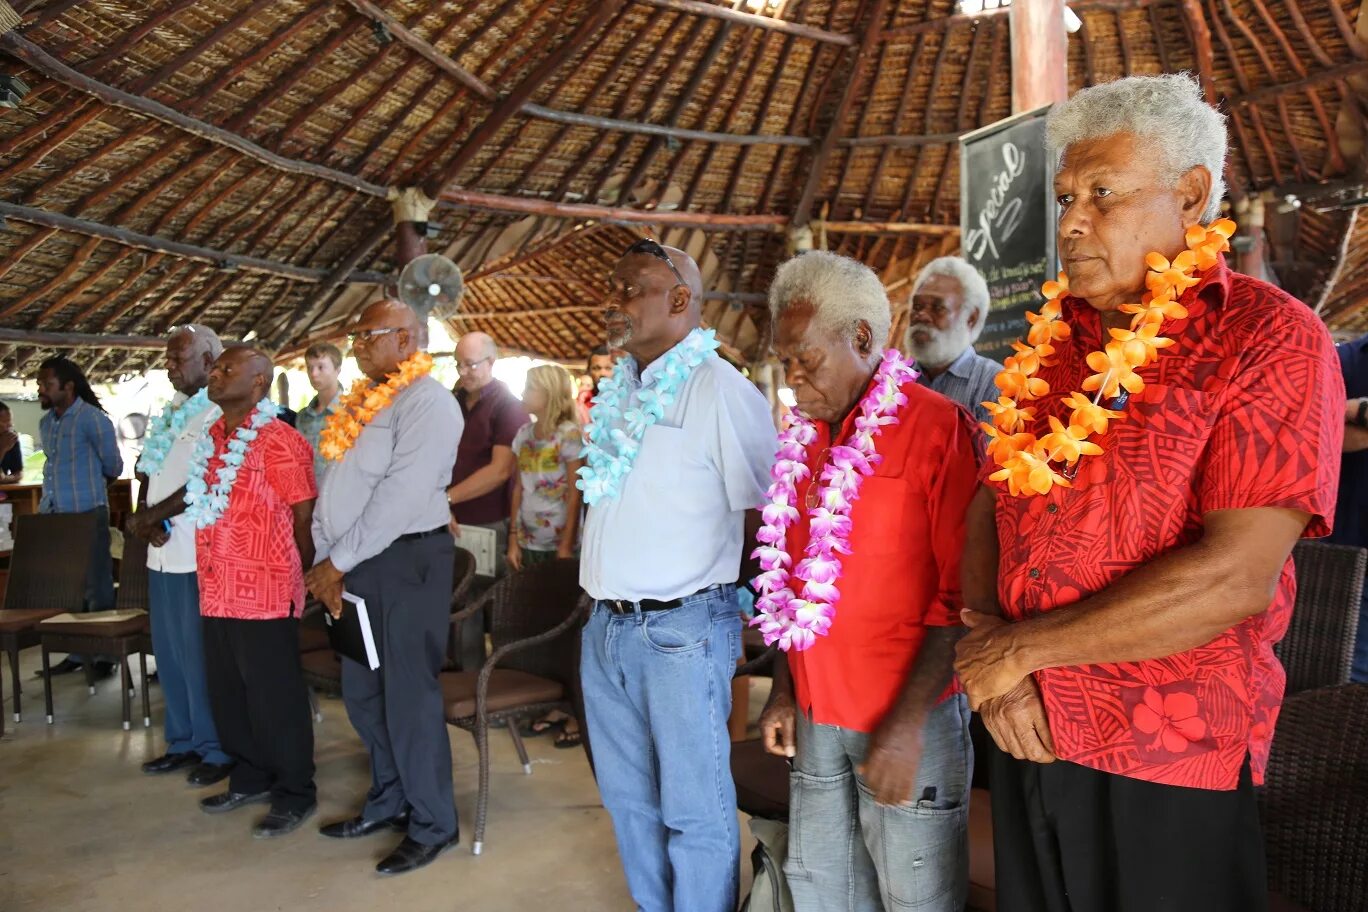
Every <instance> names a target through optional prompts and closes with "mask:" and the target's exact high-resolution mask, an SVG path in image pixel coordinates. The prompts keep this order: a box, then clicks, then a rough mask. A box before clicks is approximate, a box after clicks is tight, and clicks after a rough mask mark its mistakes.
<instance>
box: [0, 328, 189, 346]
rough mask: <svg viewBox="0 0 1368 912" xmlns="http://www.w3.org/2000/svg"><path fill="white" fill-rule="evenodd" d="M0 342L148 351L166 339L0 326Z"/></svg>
mask: <svg viewBox="0 0 1368 912" xmlns="http://www.w3.org/2000/svg"><path fill="white" fill-rule="evenodd" d="M0 342H20V343H23V344H25V345H43V346H48V347H50V348H118V349H144V350H148V351H153V350H155V351H162V350H163V349H165V348H166V340H165V339H163V338H162V337H160V336H107V335H103V334H101V335H95V334H93V333H68V332H37V331H35V330H29V329H7V328H0Z"/></svg>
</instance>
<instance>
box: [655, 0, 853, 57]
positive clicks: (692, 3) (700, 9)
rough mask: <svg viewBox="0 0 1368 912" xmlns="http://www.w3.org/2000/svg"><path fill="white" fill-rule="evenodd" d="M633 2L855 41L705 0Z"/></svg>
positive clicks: (813, 37) (800, 34) (814, 36)
mask: <svg viewBox="0 0 1368 912" xmlns="http://www.w3.org/2000/svg"><path fill="white" fill-rule="evenodd" d="M636 2H638V3H644V4H646V5H648V6H656V7H660V8H661V9H669V10H675V11H676V12H680V13H691V14H693V15H696V16H708V17H711V18H713V19H721V20H723V21H725V22H734V23H737V24H739V25H747V26H750V27H752V28H763V29H770V30H771V31H775V32H784V33H785V34H788V35H794V36H796V37H798V38H806V39H808V40H809V41H818V42H822V43H823V44H835V45H840V46H842V47H851V46H852V45H854V44H855V39H854V38H853V37H851V36H850V35H842V34H840V33H839V32H832V31H829V30H827V29H820V28H814V27H813V26H810V25H801V24H799V23H796V22H785V21H784V20H782V19H772V18H770V17H769V16H759V15H756V14H755V13H747V12H744V11H742V10H738V9H731V8H728V7H725V6H717V5H715V4H712V3H708V2H705V0H636Z"/></svg>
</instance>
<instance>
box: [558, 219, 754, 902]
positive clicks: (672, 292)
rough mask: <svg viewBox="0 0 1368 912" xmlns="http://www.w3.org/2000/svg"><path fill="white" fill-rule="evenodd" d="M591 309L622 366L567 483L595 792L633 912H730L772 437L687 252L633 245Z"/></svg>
mask: <svg viewBox="0 0 1368 912" xmlns="http://www.w3.org/2000/svg"><path fill="white" fill-rule="evenodd" d="M604 304H605V307H604V326H605V329H606V331H607V337H608V338H607V341H608V344H609V345H611V346H613V347H615V348H621V349H622V350H623V351H624V352H625V353H626V356H625V357H623V358H621V359H619V361H618V362H617V367H616V369H615V370H614V372H613V376H612V377H610V378H609V379H607V380H605V381H603V383H602V384H601V386H600V388H599V394H598V396H597V397H596V398H595V400H594V408H593V410H592V411H591V413H590V418H591V424H590V427H589V430H588V433H587V434H586V438H587V439H586V441H585V447H584V455H585V462H586V465H585V467H584V468H582V469H580V475H581V478H580V481H579V482H578V484H579V487H580V488H581V490H583V491H584V500H585V502H586V503H587V504H588V505H589V512H588V516H587V518H586V519H585V521H584V551H583V557H582V558H581V559H580V584H581V585H582V586H583V587H584V590H585V592H587V593H588V594H589V596H590V597H591V598H592V599H593V600H594V606H593V611H592V613H591V614H590V616H589V621H588V623H587V624H585V627H584V632H583V636H582V649H581V659H580V678H581V680H582V682H583V685H584V705H585V714H586V716H587V720H588V723H589V736H590V743H591V747H592V748H593V754H594V765H595V771H596V773H597V778H598V786H599V793H600V794H601V795H602V797H603V805H604V807H606V808H607V809H608V813H609V814H611V815H612V817H613V830H614V832H615V833H616V834H617V843H618V854H619V855H621V857H622V865H623V868H624V869H625V871H626V874H627V887H628V889H629V890H631V893H632V899H633V900H634V901H635V902H636V907H637V908H638V909H645V910H649V912H733V910H734V909H735V908H736V898H737V891H738V886H739V876H738V868H737V865H738V861H739V854H740V847H741V843H740V832H739V828H738V825H737V819H736V788H735V785H734V784H733V783H732V775H731V765H730V760H729V758H730V754H731V740H730V738H729V736H728V734H727V717H728V716H729V715H730V714H731V677H732V672H733V671H734V670H735V668H736V662H737V660H738V658H740V655H741V619H740V615H739V608H738V605H737V600H736V581H737V578H738V577H739V576H740V575H741V570H742V560H743V547H744V546H745V544H746V543H747V542H749V541H750V540H751V535H750V534H749V533H750V532H753V530H754V529H755V528H757V527H758V526H759V516H758V513H756V509H757V508H758V507H759V506H760V505H761V504H763V503H764V500H765V478H766V475H767V474H768V472H769V468H770V462H771V460H772V457H773V455H774V426H773V424H771V423H770V417H769V406H768V405H767V404H766V402H765V397H764V396H762V395H760V391H759V390H757V389H756V388H755V387H754V385H752V384H751V383H750V381H748V380H747V379H746V378H745V377H743V376H742V375H741V373H740V372H739V371H737V370H736V369H735V368H734V367H732V366H731V365H730V364H728V363H727V362H726V361H723V360H722V359H721V358H719V357H718V356H717V354H716V349H717V347H718V343H717V340H716V339H715V338H714V337H713V333H712V332H711V331H710V330H703V329H702V328H700V326H699V322H700V320H701V308H702V305H703V282H702V279H701V277H700V276H699V273H698V265H697V264H696V263H695V262H694V260H693V258H692V257H690V256H689V255H688V254H687V253H685V252H684V251H683V250H678V249H676V248H674V247H663V246H661V245H660V244H657V243H656V242H655V241H653V240H650V239H648V238H643V239H642V240H640V241H638V242H636V243H635V244H633V245H632V246H631V247H629V248H628V249H627V251H626V252H625V253H624V254H623V255H622V257H621V259H619V260H618V262H617V265H616V266H615V267H614V268H613V272H612V275H611V276H610V277H609V279H608V297H607V300H606V301H605V302H604ZM744 550H746V551H749V550H750V549H749V548H748V547H745V548H744Z"/></svg>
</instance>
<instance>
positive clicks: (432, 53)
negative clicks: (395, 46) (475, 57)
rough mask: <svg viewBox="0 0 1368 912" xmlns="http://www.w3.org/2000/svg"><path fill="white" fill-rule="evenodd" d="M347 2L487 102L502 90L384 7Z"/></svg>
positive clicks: (354, 0) (363, 1)
mask: <svg viewBox="0 0 1368 912" xmlns="http://www.w3.org/2000/svg"><path fill="white" fill-rule="evenodd" d="M343 2H344V3H346V4H348V5H349V6H353V7H355V8H356V11H357V12H359V13H360V14H361V15H363V16H365V17H366V18H368V19H370V20H371V21H372V22H378V23H380V24H381V25H383V26H384V27H385V30H386V31H388V32H389V33H390V35H391V36H392V37H393V38H394V40H395V41H398V42H399V43H400V44H402V45H403V46H404V47H406V48H408V49H409V50H411V51H413V52H414V53H415V54H417V55H418V56H419V57H422V58H423V59H424V60H426V61H427V62H428V63H430V64H432V65H433V66H435V67H436V68H437V69H439V70H441V71H442V72H443V73H446V74H447V75H448V76H450V77H451V78H453V79H455V80H456V81H457V82H459V83H460V84H461V85H463V86H465V87H466V88H467V89H469V90H470V91H472V92H474V93H475V94H476V95H478V96H480V97H481V98H483V99H484V100H485V101H495V100H497V99H498V97H499V93H498V92H496V91H495V90H494V87H493V86H491V85H489V84H488V83H486V82H484V81H483V80H481V79H480V78H479V77H478V76H476V75H475V74H474V73H472V72H470V71H469V70H467V69H466V68H465V67H463V66H461V65H460V64H459V63H457V62H456V61H455V60H453V59H452V58H451V57H449V56H447V55H446V54H443V53H442V52H441V51H439V50H437V49H436V48H435V47H433V46H432V45H430V44H428V43H427V42H426V41H424V40H423V39H422V38H421V37H420V36H418V35H416V34H414V33H413V32H412V31H410V30H409V29H408V28H406V27H405V26H404V25H403V24H402V23H400V22H399V21H398V20H397V19H395V18H393V17H392V16H390V15H389V14H387V13H386V12H385V11H384V10H382V9H381V8H380V7H378V6H376V5H375V4H374V3H371V2H370V0H343Z"/></svg>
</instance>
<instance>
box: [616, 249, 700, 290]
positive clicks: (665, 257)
mask: <svg viewBox="0 0 1368 912" xmlns="http://www.w3.org/2000/svg"><path fill="white" fill-rule="evenodd" d="M634 253H644V254H646V255H647V256H653V257H655V258H656V259H657V260H662V261H663V262H664V263H665V265H666V266H669V267H670V272H672V273H674V277H675V281H677V282H678V283H679V284H680V285H688V284H689V283H688V282H686V281H684V277H683V276H682V275H680V274H679V270H678V269H676V268H675V264H674V260H672V259H670V255H669V253H667V252H666V251H665V248H664V247H661V246H660V244H658V243H657V242H656V241H655V240H653V239H651V238H642V239H641V240H639V241H637V242H636V243H635V244H633V245H632V246H631V247H628V248H627V252H626V253H624V254H623V256H631V255H632V254H634Z"/></svg>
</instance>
